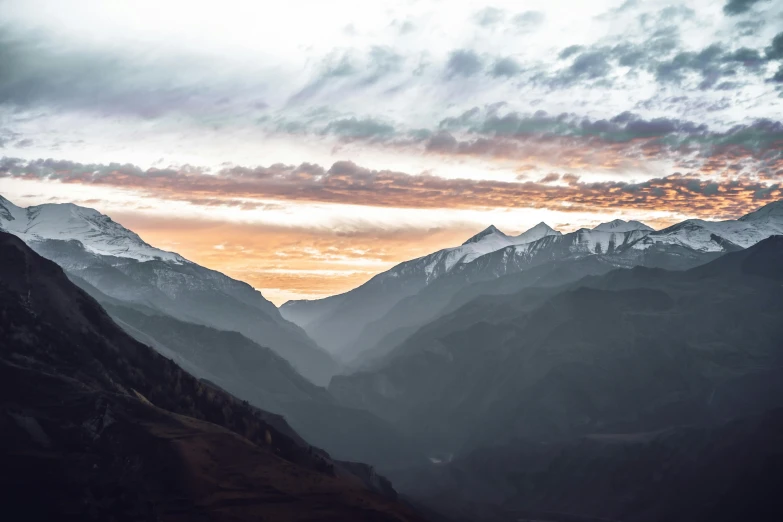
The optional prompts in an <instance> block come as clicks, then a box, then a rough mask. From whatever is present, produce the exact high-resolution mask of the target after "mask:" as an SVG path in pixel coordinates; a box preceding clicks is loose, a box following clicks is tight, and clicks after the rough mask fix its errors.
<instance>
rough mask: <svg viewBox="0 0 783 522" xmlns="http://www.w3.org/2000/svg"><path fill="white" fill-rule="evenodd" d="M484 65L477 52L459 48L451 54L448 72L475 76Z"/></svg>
mask: <svg viewBox="0 0 783 522" xmlns="http://www.w3.org/2000/svg"><path fill="white" fill-rule="evenodd" d="M483 67H484V63H483V61H482V59H481V57H479V55H477V54H476V53H475V52H473V51H471V50H468V49H459V50H456V51H453V52H452V53H451V54H450V55H449V60H448V62H446V74H447V75H448V76H449V77H454V76H473V75H475V74H477V73H479V72H481V70H482V69H483Z"/></svg>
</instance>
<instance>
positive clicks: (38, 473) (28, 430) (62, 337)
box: [0, 232, 421, 522]
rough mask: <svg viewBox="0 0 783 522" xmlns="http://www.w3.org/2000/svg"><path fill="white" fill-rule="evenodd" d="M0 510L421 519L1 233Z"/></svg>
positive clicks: (379, 485) (141, 516) (149, 516)
mask: <svg viewBox="0 0 783 522" xmlns="http://www.w3.org/2000/svg"><path fill="white" fill-rule="evenodd" d="M0 259H2V263H0V316H2V318H3V320H2V321H0V447H2V455H3V457H2V458H3V465H2V466H0V483H2V484H3V488H2V490H1V491H0V500H1V502H0V505H1V506H2V507H0V510H2V514H3V516H4V518H5V519H8V520H31V521H32V520H95V521H99V520H215V521H229V520H231V521H239V522H241V521H250V520H253V521H255V520H301V521H304V520H314V519H319V520H357V521H359V520H362V521H364V520H370V519H371V520H388V521H403V520H410V521H414V520H421V518H420V517H419V516H417V515H416V514H415V513H413V512H412V511H411V510H410V509H408V508H407V507H405V506H403V505H401V504H400V503H399V502H397V501H396V500H395V499H396V493H395V492H394V490H393V489H392V488H391V486H390V484H389V482H388V481H386V480H385V479H384V478H383V477H380V476H378V475H376V474H375V473H374V472H373V470H372V469H371V468H369V467H368V466H365V465H362V464H356V463H342V462H339V461H335V460H332V458H331V457H330V456H329V455H328V454H326V453H325V452H323V451H322V450H319V449H317V448H315V447H312V446H310V445H309V444H307V443H306V442H304V441H303V440H302V439H301V438H300V437H299V436H298V435H297V433H296V432H294V431H293V430H292V429H291V428H290V427H289V426H288V424H287V423H286V422H285V420H283V419H282V418H281V417H280V416H277V415H272V414H269V413H267V412H265V411H263V410H259V409H256V408H253V407H252V406H249V405H248V404H247V403H246V402H241V401H239V400H238V399H236V398H234V397H233V396H231V395H229V394H228V393H226V392H224V391H222V390H221V389H220V388H219V387H217V386H215V385H213V384H209V383H206V382H204V381H199V380H197V379H196V378H194V377H192V376H191V375H189V374H187V373H186V372H184V371H183V370H182V369H180V368H179V367H178V366H177V365H176V364H175V363H174V362H172V361H170V360H169V359H166V358H165V357H162V356H160V355H159V354H157V353H156V352H155V351H154V350H152V349H151V348H149V347H148V346H145V345H144V344H141V343H139V342H137V341H135V340H134V339H132V338H131V337H130V336H128V335H127V334H126V333H125V332H124V331H123V330H121V329H120V328H119V327H118V326H117V325H116V324H115V323H114V322H113V321H112V320H111V319H110V317H109V316H108V315H107V314H106V313H105V311H104V310H103V309H101V307H100V306H99V305H98V304H97V302H96V301H95V300H94V299H92V298H91V297H90V296H88V295H87V294H86V293H85V292H83V291H82V290H80V289H79V288H77V287H76V286H75V285H73V284H72V283H71V282H70V281H69V280H68V279H67V277H66V275H65V274H64V272H63V271H62V269H61V268H60V267H58V266H57V265H55V264H54V263H52V262H51V261H48V260H46V259H44V258H43V257H41V256H39V255H38V254H36V253H35V252H33V251H32V250H31V249H30V248H28V247H27V246H26V245H25V244H24V243H23V242H22V241H21V240H20V239H19V238H17V237H14V236H12V235H10V234H6V233H2V232H0Z"/></svg>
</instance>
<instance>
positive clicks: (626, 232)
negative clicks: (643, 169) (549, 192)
mask: <svg viewBox="0 0 783 522" xmlns="http://www.w3.org/2000/svg"><path fill="white" fill-rule="evenodd" d="M0 227H2V228H3V230H7V231H10V232H11V233H12V234H14V235H16V236H18V238H20V239H22V240H23V241H24V243H22V242H20V241H19V240H17V239H16V238H14V237H13V236H9V235H7V234H2V233H1V232H0V234H1V235H0V254H2V258H0V259H2V260H3V263H2V267H0V305H2V320H0V336H1V337H2V339H3V341H4V344H3V349H2V351H0V372H1V373H2V374H3V375H2V376H1V377H2V378H1V379H0V382H2V384H1V386H4V393H2V394H1V395H0V397H2V399H3V401H4V402H3V403H2V408H3V414H2V415H0V423H2V424H0V438H2V441H0V443H1V444H2V447H3V448H4V449H7V451H6V453H7V455H6V456H7V457H8V458H6V459H5V462H8V463H9V465H8V467H7V469H6V470H3V471H0V476H2V477H3V478H2V480H3V481H4V482H3V484H4V485H6V486H7V487H5V488H4V489H3V494H4V495H6V496H7V503H6V504H7V505H9V506H11V507H12V508H13V509H14V510H16V511H15V513H17V512H18V513H21V514H22V515H23V517H22V518H25V517H27V518H28V519H41V518H43V519H47V518H59V519H66V520H67V519H69V518H68V517H70V518H72V519H79V520H82V519H88V520H90V519H94V520H102V519H107V518H108V517H109V516H110V515H111V516H115V518H117V519H118V520H125V519H127V520H138V519H141V520H144V519H150V520H156V519H166V520H168V519H171V520H173V519H187V520H191V519H196V520H198V519H210V520H229V519H230V520H250V519H253V520H256V519H258V518H263V517H265V518H264V519H267V520H300V519H301V520H417V516H418V515H417V514H416V513H414V512H413V511H411V509H410V508H409V507H407V506H406V505H402V503H401V502H400V501H399V500H397V496H396V493H395V491H394V489H392V488H391V485H390V483H389V482H388V481H386V479H384V478H383V477H381V476H380V475H378V474H376V473H375V471H374V470H373V469H372V468H370V467H368V466H366V465H364V464H356V463H349V462H347V461H349V460H351V461H364V462H368V463H371V464H373V465H376V466H378V468H379V469H380V470H381V471H382V472H383V474H385V475H388V476H389V477H390V478H392V479H393V480H394V483H395V486H396V487H397V489H398V490H400V491H402V492H403V493H404V494H405V495H406V497H405V498H412V499H415V502H416V503H417V506H420V505H422V503H423V504H424V505H426V506H427V507H428V508H429V509H432V510H435V511H437V512H438V513H439V514H438V515H433V514H432V513H433V512H430V511H428V514H429V515H431V516H434V517H436V518H437V517H439V516H441V514H442V515H443V516H445V517H446V519H449V520H472V521H475V520H486V521H491V522H495V521H497V522H506V521H509V520H541V521H550V522H551V521H558V522H559V521H569V522H572V521H577V520H578V521H583V522H584V521H586V520H604V521H606V520H611V521H619V520H623V521H626V522H628V521H639V522H641V521H654V520H672V521H679V520H682V521H683V522H685V521H689V522H692V521H702V520H703V521H705V522H706V521H710V522H714V521H716V520H719V521H724V520H725V521H729V520H737V519H760V514H761V513H764V514H765V515H766V514H772V515H773V516H772V518H773V519H774V518H775V517H776V516H777V515H779V514H781V513H783V506H781V504H780V501H778V500H776V499H777V498H778V496H777V495H776V492H775V490H774V488H772V487H771V486H770V484H776V483H777V482H778V481H779V479H780V477H781V476H783V454H781V451H782V450H781V448H780V445H779V442H778V441H779V438H780V435H781V434H783V433H781V427H782V426H783V413H782V412H783V342H781V340H783V323H781V321H780V317H783V235H781V234H783V202H776V203H772V204H769V205H766V206H764V207H762V208H760V209H759V210H757V211H755V212H752V213H750V214H747V215H746V216H743V217H742V218H740V219H738V220H736V221H735V220H729V221H722V222H710V221H703V220H687V221H684V222H682V223H678V224H676V225H674V226H671V227H668V228H665V229H663V230H658V231H656V230H653V229H652V228H651V227H649V226H647V225H645V224H643V223H641V222H638V221H622V220H614V221H611V222H608V223H602V224H600V225H598V226H597V227H595V228H592V229H579V230H576V231H574V232H570V233H565V234H564V233H560V232H558V231H555V230H553V229H552V228H550V227H548V226H547V225H545V224H543V223H541V224H539V225H537V226H536V227H534V228H533V229H531V230H529V231H527V232H524V233H523V234H520V235H516V236H514V235H508V234H505V233H503V232H502V231H500V230H498V229H497V228H496V227H494V226H490V227H488V228H486V229H485V230H483V231H481V232H479V233H478V234H476V235H475V236H473V237H471V238H469V239H468V240H467V241H465V242H464V243H463V244H462V245H460V246H457V247H454V248H447V249H443V250H440V251H438V252H435V253H433V254H430V255H428V256H424V257H422V258H418V259H414V260H411V261H407V262H405V263H401V264H400V265H398V266H396V267H394V268H393V269H391V270H389V271H387V272H384V273H382V274H379V275H377V276H375V277H374V278H372V279H371V280H370V281H368V282H367V283H365V284H364V285H361V286H360V287H358V288H356V289H354V290H352V291H350V292H347V293H345V294H341V295H337V296H333V297H330V298H327V299H323V300H317V301H298V302H289V303H287V304H286V305H284V306H283V307H282V308H281V310H280V311H278V310H277V309H276V308H275V307H274V306H273V305H272V304H271V303H269V302H268V301H266V300H265V299H264V298H263V297H262V296H261V294H260V293H258V292H257V291H255V290H253V289H252V288H251V287H249V286H248V285H246V284H244V283H241V282H239V281H235V280H233V279H230V278H228V277H226V276H225V275H223V274H220V273H218V272H214V271H212V270H209V269H207V268H204V267H200V266H199V265H196V264H194V263H191V262H189V261H188V260H186V259H184V258H182V257H181V256H179V255H177V254H175V253H171V252H166V251H163V250H160V249H157V248H155V247H154V246H151V245H148V244H146V243H144V241H143V240H141V238H139V237H138V236H137V235H136V234H135V233H133V232H132V231H130V230H127V229H125V228H124V227H122V226H121V225H119V224H117V223H115V222H113V221H112V220H111V219H110V218H108V217H107V216H104V215H102V214H100V213H98V212H97V211H94V210H91V209H86V208H84V207H78V206H74V205H41V206H38V207H30V208H27V209H22V208H20V207H16V206H14V205H13V204H11V203H10V202H8V201H7V200H4V199H0ZM25 244H26V245H25ZM28 247H30V248H32V250H33V251H35V252H37V253H38V254H40V255H41V256H43V257H40V256H39V255H38V254H36V253H34V252H33V251H31V250H30V248H28ZM44 258H48V259H51V260H53V261H54V262H56V263H57V264H58V265H60V266H61V267H62V269H64V272H63V271H62V270H61V269H59V268H58V267H57V266H56V265H54V264H52V263H51V262H49V261H47V260H46V259H44ZM319 345H320V346H323V347H324V348H326V350H324V349H322V348H320V346H319ZM335 359H339V360H341V362H343V363H347V365H346V366H343V367H342V368H341V367H340V366H339V365H338V363H336V362H335ZM338 372H339V373H338ZM327 382H328V387H326V388H325V387H322V386H320V385H324V384H326V383H327ZM19 397H20V398H19ZM305 441H306V442H305ZM318 447H322V448H324V449H325V450H326V451H323V450H320V449H317V448H318ZM694 484H696V485H694ZM38 490H45V491H46V494H45V496H44V497H43V498H44V499H45V502H38V503H36V502H33V501H31V495H33V494H34V492H35V491H38ZM32 504H35V505H32ZM25 506H27V511H26V512H25V511H24V509H25ZM63 514H64V515H63ZM118 514H119V515H118ZM156 517H157V518H156ZM308 517H309V518H308Z"/></svg>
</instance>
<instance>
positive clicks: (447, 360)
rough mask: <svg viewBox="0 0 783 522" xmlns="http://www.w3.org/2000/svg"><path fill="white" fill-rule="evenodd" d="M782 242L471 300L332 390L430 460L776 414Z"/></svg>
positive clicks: (780, 399)
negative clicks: (520, 443)
mask: <svg viewBox="0 0 783 522" xmlns="http://www.w3.org/2000/svg"><path fill="white" fill-rule="evenodd" d="M781 270H783V237H780V236H775V237H772V238H768V239H766V240H764V241H762V242H761V243H759V244H757V245H755V246H753V247H751V248H749V249H746V250H741V251H738V252H735V253H729V254H726V255H724V256H723V257H720V258H718V259H717V260H715V261H712V262H711V263H709V264H706V265H703V266H699V267H696V268H694V269H691V270H688V271H684V272H683V271H666V270H661V269H648V268H642V267H637V268H634V269H633V270H614V271H612V272H609V273H607V274H605V275H601V276H594V277H590V278H587V279H583V280H580V281H579V282H577V283H573V284H570V285H566V286H565V287H561V288H558V287H532V288H527V289H524V290H522V291H521V292H518V293H515V294H511V295H495V296H486V297H479V298H477V299H475V300H473V301H470V302H468V303H467V304H466V305H464V306H462V307H461V308H459V309H458V310H456V311H454V312H453V313H451V314H449V315H447V316H444V317H441V318H439V319H437V320H436V321H434V322H432V323H430V324H428V325H426V326H424V327H422V328H421V329H419V330H418V331H417V332H415V333H414V334H413V335H411V336H410V337H408V338H407V339H406V340H404V341H403V342H402V344H400V345H399V346H397V347H396V348H395V349H394V350H393V352H392V353H390V354H389V355H388V356H386V358H385V359H383V360H381V361H380V362H379V363H377V364H376V365H374V366H373V367H371V368H369V369H367V370H364V371H359V372H356V373H354V374H352V375H347V376H336V377H334V378H333V379H332V382H331V384H330V390H331V391H332V392H333V394H334V395H336V396H337V397H338V398H340V399H341V400H342V401H343V402H344V403H346V404H352V405H354V406H356V407H365V408H367V409H369V410H370V411H373V412H375V413H376V414H378V415H379V416H381V417H383V418H385V419H387V420H388V421H390V422H392V423H393V424H394V425H395V426H397V427H398V428H399V429H401V430H402V431H403V432H405V433H408V434H409V435H411V436H414V437H417V438H419V439H420V440H422V441H423V443H425V444H426V445H428V447H429V448H431V449H432V450H437V451H455V450H457V449H459V448H463V447H478V446H481V445H484V444H496V443H498V442H500V441H501V440H502V439H504V438H509V439H510V438H514V437H525V438H529V439H530V438H532V439H540V440H552V439H557V438H562V437H571V436H575V435H580V434H585V433H593V432H610V433H611V432H629V431H631V432H633V431H649V430H655V429H661V428H663V427H668V426H672V425H678V424H689V423H699V422H710V421H712V420H716V419H725V418H731V417H734V416H736V415H739V414H743V413H748V412H750V411H754V410H756V411H762V410H764V409H766V408H770V407H774V406H780V405H783V345H781V342H780V340H781V339H783V324H781V322H780V317H781V316H783V287H781V285H780V282H782V281H783V272H782V271H781Z"/></svg>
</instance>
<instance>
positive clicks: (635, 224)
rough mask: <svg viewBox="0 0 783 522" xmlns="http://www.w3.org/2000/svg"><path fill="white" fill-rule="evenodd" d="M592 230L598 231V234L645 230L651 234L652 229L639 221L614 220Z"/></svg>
mask: <svg viewBox="0 0 783 522" xmlns="http://www.w3.org/2000/svg"><path fill="white" fill-rule="evenodd" d="M593 230H598V231H600V232H632V231H634V230H646V231H648V232H652V231H653V230H654V229H653V228H652V227H650V226H648V225H645V224H644V223H642V222H641V221H634V220H631V221H623V220H622V219H615V220H613V221H609V222H608V223H601V224H600V225H598V226H597V227H595V228H593Z"/></svg>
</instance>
